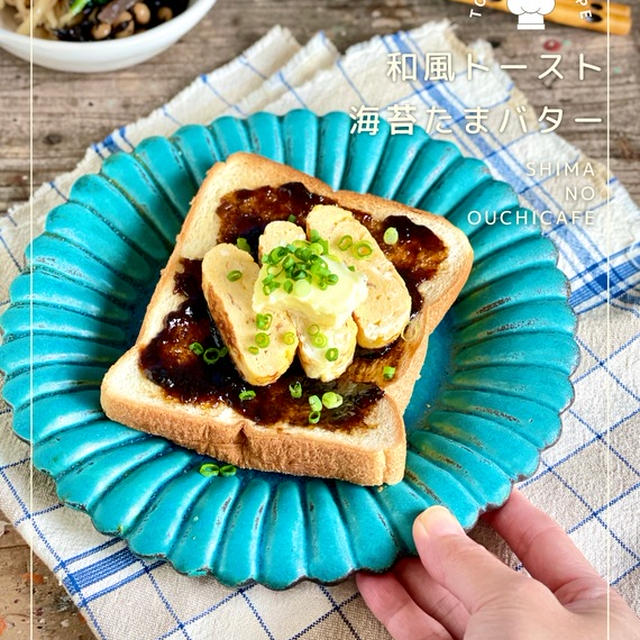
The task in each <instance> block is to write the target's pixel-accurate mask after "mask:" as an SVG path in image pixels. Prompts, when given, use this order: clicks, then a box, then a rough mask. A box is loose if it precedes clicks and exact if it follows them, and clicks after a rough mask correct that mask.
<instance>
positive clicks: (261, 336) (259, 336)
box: [256, 332, 270, 349]
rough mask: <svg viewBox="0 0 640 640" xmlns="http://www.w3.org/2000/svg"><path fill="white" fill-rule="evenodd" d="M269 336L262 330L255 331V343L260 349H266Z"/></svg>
mask: <svg viewBox="0 0 640 640" xmlns="http://www.w3.org/2000/svg"><path fill="white" fill-rule="evenodd" d="M269 342H270V340H269V336H268V334H266V333H264V332H260V333H256V344H257V345H258V346H259V347H260V348H261V349H266V348H267V347H268V346H269Z"/></svg>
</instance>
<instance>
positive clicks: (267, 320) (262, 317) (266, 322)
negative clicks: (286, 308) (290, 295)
mask: <svg viewBox="0 0 640 640" xmlns="http://www.w3.org/2000/svg"><path fill="white" fill-rule="evenodd" d="M272 320H273V316H272V315H271V314H270V313H259V314H258V315H257V316H256V327H258V329H268V328H269V327H270V326H271V321H272Z"/></svg>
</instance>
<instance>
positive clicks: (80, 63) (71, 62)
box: [0, 0, 216, 73]
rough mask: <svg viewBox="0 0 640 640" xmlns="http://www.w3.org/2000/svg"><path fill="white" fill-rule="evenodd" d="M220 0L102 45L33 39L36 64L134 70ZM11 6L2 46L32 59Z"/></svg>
mask: <svg viewBox="0 0 640 640" xmlns="http://www.w3.org/2000/svg"><path fill="white" fill-rule="evenodd" d="M215 2H216V0H191V2H190V3H189V6H188V7H187V9H186V10H185V11H183V12H182V13H181V14H180V15H178V16H176V17H175V18H172V19H171V20H169V21H167V22H165V23H163V24H160V25H158V26H157V27H154V28H153V29H149V30H148V31H145V32H143V33H138V34H135V35H132V36H129V37H128V38H121V39H118V40H105V41H102V42H66V41H62V40H44V39H42V38H33V62H34V64H37V65H40V66H42V67H47V68H49V69H57V70H59V71H74V72H78V73H95V72H99V71H113V70H114V69H123V68H124V67H130V66H133V65H135V64H138V63H139V62H143V61H144V60H148V59H149V58H151V57H152V56H155V55H156V54H158V53H160V52H161V51H164V50H165V49H166V48H167V47H170V46H171V45H172V44H173V43H174V42H175V41H176V40H178V39H179V38H181V37H182V36H183V35H184V34H185V33H187V31H189V30H190V29H192V28H193V27H194V26H195V25H196V24H197V23H198V22H200V20H202V18H203V17H204V16H205V14H206V13H207V12H208V11H209V9H211V7H212V6H213V5H214V4H215ZM12 11H13V10H12V9H11V7H5V8H4V10H2V11H0V47H2V48H3V49H6V50H7V51H8V52H9V53H12V54H13V55H15V56H18V57H19V58H22V59H23V60H27V61H28V60H29V59H30V58H29V56H30V42H29V41H30V38H29V36H24V35H20V34H18V33H16V32H15V31H14V27H15V24H16V23H15V21H14V19H13V15H12Z"/></svg>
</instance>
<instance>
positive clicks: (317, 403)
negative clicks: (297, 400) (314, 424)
mask: <svg viewBox="0 0 640 640" xmlns="http://www.w3.org/2000/svg"><path fill="white" fill-rule="evenodd" d="M309 406H310V407H311V411H322V400H320V398H319V397H318V396H309Z"/></svg>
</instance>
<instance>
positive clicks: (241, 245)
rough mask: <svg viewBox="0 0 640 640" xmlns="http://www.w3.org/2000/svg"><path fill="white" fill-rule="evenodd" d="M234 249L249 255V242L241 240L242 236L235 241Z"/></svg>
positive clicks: (244, 239)
mask: <svg viewBox="0 0 640 640" xmlns="http://www.w3.org/2000/svg"><path fill="white" fill-rule="evenodd" d="M236 247H238V249H242V250H243V251H248V252H249V253H251V247H250V246H249V242H248V241H247V239H246V238H243V237H242V236H240V237H239V238H238V239H237V240H236Z"/></svg>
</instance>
